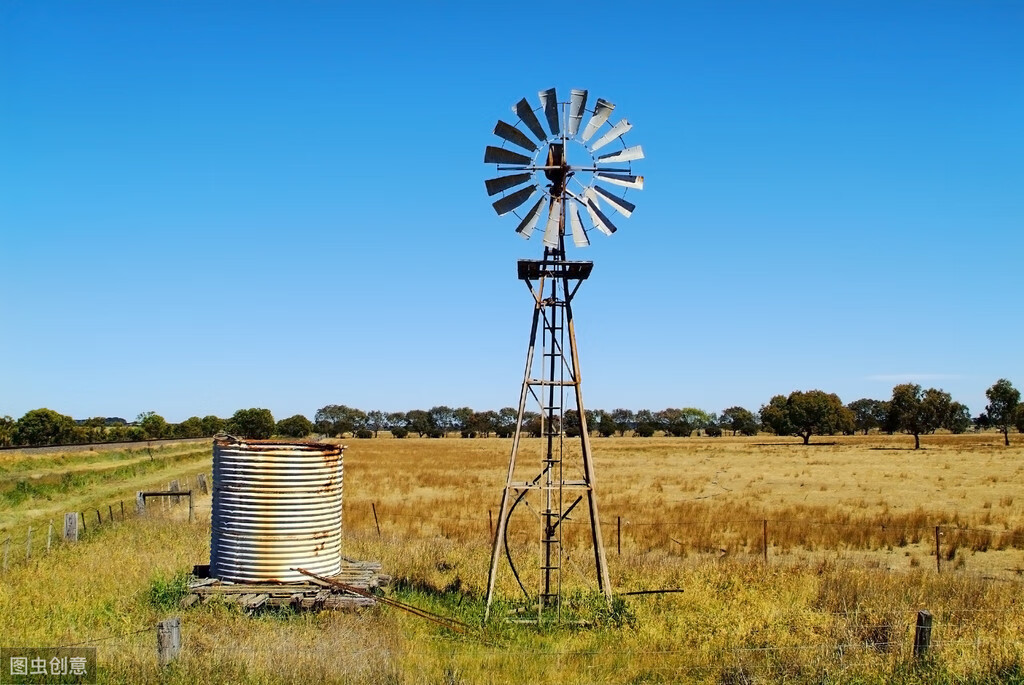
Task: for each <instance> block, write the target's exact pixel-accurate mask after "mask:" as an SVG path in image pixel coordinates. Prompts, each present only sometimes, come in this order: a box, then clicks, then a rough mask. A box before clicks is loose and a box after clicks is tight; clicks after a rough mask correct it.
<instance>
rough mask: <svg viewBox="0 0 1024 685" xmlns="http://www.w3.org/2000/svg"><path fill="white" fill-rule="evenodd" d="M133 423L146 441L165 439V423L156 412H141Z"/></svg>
mask: <svg viewBox="0 0 1024 685" xmlns="http://www.w3.org/2000/svg"><path fill="white" fill-rule="evenodd" d="M135 423H136V425H138V427H139V428H141V429H142V432H143V434H144V435H145V436H146V439H147V440H158V439H160V438H164V437H167V421H166V420H165V419H164V417H162V416H160V415H159V414H157V413H156V412H152V411H144V412H142V413H141V414H139V415H138V416H136V417H135Z"/></svg>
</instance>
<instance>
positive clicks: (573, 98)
mask: <svg viewBox="0 0 1024 685" xmlns="http://www.w3.org/2000/svg"><path fill="white" fill-rule="evenodd" d="M586 108H587V91H585V90H579V89H576V88H573V89H572V92H571V93H570V94H569V123H568V124H567V125H566V131H565V132H566V133H567V134H568V135H569V137H570V138H573V137H575V136H576V132H577V131H579V130H580V121H582V120H583V110H585V109H586Z"/></svg>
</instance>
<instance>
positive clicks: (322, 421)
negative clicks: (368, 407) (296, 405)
mask: <svg viewBox="0 0 1024 685" xmlns="http://www.w3.org/2000/svg"><path fill="white" fill-rule="evenodd" d="M313 423H314V424H316V430H317V432H319V433H323V434H324V435H330V436H337V437H341V436H342V435H344V434H345V433H350V434H352V435H355V432H356V431H357V430H359V429H361V428H365V427H366V413H365V412H363V411H362V410H360V409H353V408H352V407H348V406H346V405H344V404H329V405H327V406H326V407H321V408H320V409H317V410H316V415H315V416H314V417H313Z"/></svg>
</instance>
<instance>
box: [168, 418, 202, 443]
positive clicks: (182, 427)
mask: <svg viewBox="0 0 1024 685" xmlns="http://www.w3.org/2000/svg"><path fill="white" fill-rule="evenodd" d="M174 432H175V433H176V434H177V436H178V437H179V438H201V437H203V420H202V419H201V418H199V417H198V416H190V417H188V418H187V419H185V420H184V421H182V422H181V423H179V424H178V425H177V427H176V428H175V431H174Z"/></svg>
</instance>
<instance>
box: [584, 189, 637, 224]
mask: <svg viewBox="0 0 1024 685" xmlns="http://www.w3.org/2000/svg"><path fill="white" fill-rule="evenodd" d="M594 190H596V191H597V192H598V193H600V194H601V197H603V198H604V199H605V200H607V201H608V204H610V205H611V206H612V207H613V208H614V209H615V211H617V212H618V213H619V214H621V215H622V216H624V217H626V218H629V217H631V216H633V210H635V209H636V205H635V204H633V203H632V202H630V201H629V200H625V199H623V198H621V197H619V196H618V195H613V194H612V193H609V192H608V191H607V190H605V189H604V188H602V187H601V186H594Z"/></svg>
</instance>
